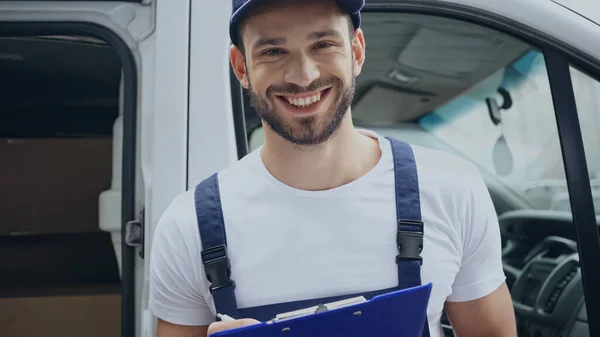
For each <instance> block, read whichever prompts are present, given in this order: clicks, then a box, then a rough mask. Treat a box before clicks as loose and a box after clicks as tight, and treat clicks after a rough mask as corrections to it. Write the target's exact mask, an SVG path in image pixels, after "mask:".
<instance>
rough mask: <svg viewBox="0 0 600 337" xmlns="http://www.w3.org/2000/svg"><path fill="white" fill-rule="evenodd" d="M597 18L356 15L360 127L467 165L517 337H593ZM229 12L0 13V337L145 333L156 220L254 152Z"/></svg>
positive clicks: (598, 278)
mask: <svg viewBox="0 0 600 337" xmlns="http://www.w3.org/2000/svg"><path fill="white" fill-rule="evenodd" d="M598 9H600V6H599V5H596V4H595V3H594V2H592V1H591V0H590V1H589V2H585V1H583V0H581V1H576V0H571V1H568V0H563V1H551V0H537V1H522V0H503V1H499V0H495V1H480V0H443V1H433V0H421V1H408V0H379V1H367V6H366V7H365V10H364V12H363V13H364V14H363V22H364V23H363V30H364V32H365V38H366V43H367V60H366V64H365V67H364V69H363V72H362V75H361V76H360V77H359V78H358V79H357V95H356V98H355V102H354V105H353V117H354V120H355V123H356V125H358V126H360V127H364V128H369V129H373V130H375V131H377V132H379V133H381V134H383V135H389V136H394V137H397V138H399V139H401V140H404V141H407V142H409V143H412V144H415V145H420V146H426V147H433V148H437V149H441V150H444V151H449V152H452V153H454V154H456V155H458V156H462V157H464V158H467V159H469V160H471V161H472V162H474V163H475V164H476V165H478V167H479V168H480V170H481V172H482V174H483V175H484V178H485V180H486V183H487V184H488V188H489V190H490V193H491V195H492V198H493V200H494V203H495V206H496V210H497V212H498V214H499V216H500V225H501V230H502V235H503V245H504V246H503V247H504V259H505V272H506V275H507V280H508V284H509V286H510V287H511V292H512V295H513V300H514V305H515V311H516V314H517V318H518V329H519V336H555V335H561V336H573V337H582V336H593V335H595V336H600V291H599V290H600V289H599V288H600V271H599V270H598V269H597V266H598V265H600V240H599V239H598V227H597V223H598V220H599V219H596V214H600V146H599V145H598V144H600V142H599V141H600V136H599V135H598V134H597V133H596V130H598V129H600V43H598V41H600V25H599V23H600V15H598V14H596V13H600V11H599V10H598ZM230 10H231V3H230V1H228V0H219V1H200V0H195V1H192V0H179V1H166V0H126V1H92V0H90V1H26V0H21V1H0V336H2V337H25V336H28V337H29V336H37V335H44V336H57V337H58V336H60V337H75V336H77V337H79V336H86V337H96V336H102V337H106V336H122V337H152V336H154V328H155V319H154V317H153V316H152V314H151V313H150V312H149V311H148V310H147V304H148V298H147V296H148V267H147V266H148V261H149V256H150V254H151V253H152V235H153V230H154V227H155V226H156V223H157V222H158V219H159V218H160V216H161V214H162V212H163V211H164V210H165V209H166V208H167V206H168V205H169V203H170V202H171V201H172V200H173V198H174V197H175V196H176V195H178V194H180V193H182V192H184V191H185V190H187V189H190V188H193V187H194V186H195V185H196V184H197V183H198V182H200V181H201V180H202V179H204V178H205V177H207V176H208V175H210V174H211V173H214V172H216V171H218V170H220V169H222V168H224V167H225V166H227V165H229V164H231V163H232V162H234V161H236V160H238V159H239V158H241V157H243V156H244V155H246V154H247V153H248V151H252V150H255V149H257V148H259V147H260V145H261V144H262V141H263V134H262V126H261V123H260V120H259V119H258V118H257V117H256V115H255V114H254V111H253V109H252V107H251V106H250V104H249V102H248V98H247V95H246V93H245V92H244V90H242V88H241V87H240V86H239V84H238V83H237V80H236V79H235V77H233V76H232V74H231V71H230V67H229V60H228V49H229V38H228V28H227V24H228V19H229V15H230ZM557 125H560V127H558V126H557ZM425 263H426V262H425ZM581 270H583V271H584V273H582V272H581ZM565 275H571V276H569V278H565V277H566V276H565ZM594 318H595V319H594ZM444 327H445V329H446V330H445V331H446V333H447V334H448V336H451V335H452V329H451V326H450V323H449V322H448V321H447V320H445V321H444Z"/></svg>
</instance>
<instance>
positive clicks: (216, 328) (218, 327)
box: [208, 318, 260, 336]
mask: <svg viewBox="0 0 600 337" xmlns="http://www.w3.org/2000/svg"><path fill="white" fill-rule="evenodd" d="M259 323H260V322H259V321H257V320H255V319H251V318H243V319H238V320H235V321H223V322H215V323H212V324H211V325H210V326H209V327H208V336H210V335H211V334H213V333H215V332H221V331H225V330H231V329H237V328H241V327H244V326H249V325H255V324H259Z"/></svg>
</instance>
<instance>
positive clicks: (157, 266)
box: [149, 194, 215, 337]
mask: <svg viewBox="0 0 600 337" xmlns="http://www.w3.org/2000/svg"><path fill="white" fill-rule="evenodd" d="M193 202H194V200H193V198H192V197H190V195H189V194H184V195H181V196H178V197H177V198H176V199H175V200H174V201H173V202H172V203H171V205H170V206H169V207H168V208H167V210H166V211H165V212H164V214H163V215H162V217H161V218H160V220H159V222H158V225H157V227H156V231H155V233H154V237H153V240H152V249H151V251H150V268H149V279H150V280H149V286H150V289H149V293H150V294H149V308H150V311H151V312H152V313H153V314H154V315H155V316H156V317H157V319H158V322H157V327H156V337H206V336H207V330H208V325H210V324H211V323H212V322H214V321H215V316H214V313H213V312H212V311H211V309H210V307H209V305H208V304H207V302H206V300H205V299H206V298H207V296H208V285H207V281H206V279H205V278H204V277H203V276H204V272H203V268H202V261H201V260H200V255H201V243H200V236H199V234H198V229H197V228H198V227H197V224H196V221H195V217H194V214H195V213H194V204H193Z"/></svg>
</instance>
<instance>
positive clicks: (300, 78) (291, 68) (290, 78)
mask: <svg viewBox="0 0 600 337" xmlns="http://www.w3.org/2000/svg"><path fill="white" fill-rule="evenodd" d="M319 76H320V72H319V68H318V67H317V65H316V63H315V62H314V61H313V60H311V59H310V57H307V56H306V55H302V54H301V55H297V56H295V57H294V58H293V60H292V61H291V62H290V64H289V65H288V67H287V69H286V73H285V81H286V82H288V83H294V84H296V85H298V86H301V87H308V86H309V85H310V84H311V83H312V82H313V81H314V80H316V79H318V78H319Z"/></svg>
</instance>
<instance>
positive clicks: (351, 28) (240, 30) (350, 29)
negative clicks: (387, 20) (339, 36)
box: [234, 15, 356, 58]
mask: <svg viewBox="0 0 600 337" xmlns="http://www.w3.org/2000/svg"><path fill="white" fill-rule="evenodd" d="M346 19H347V20H346V21H347V23H348V36H349V38H350V41H352V39H353V38H354V31H355V30H356V28H354V23H353V22H352V18H351V17H350V15H346ZM243 29H244V22H240V24H238V25H237V27H236V34H237V41H238V43H237V44H234V45H235V46H236V47H238V48H239V49H240V51H241V52H242V56H244V58H246V51H245V50H244V48H245V47H244V40H243V38H242V34H243Z"/></svg>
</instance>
